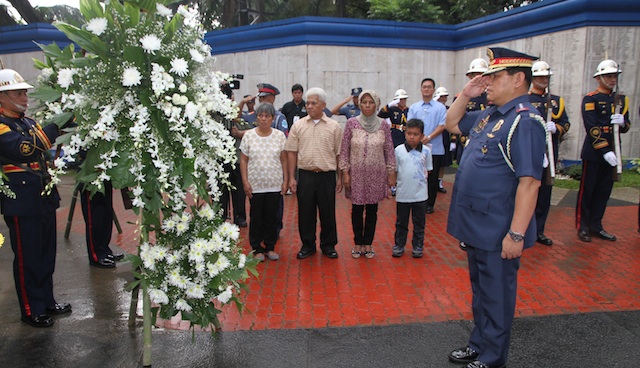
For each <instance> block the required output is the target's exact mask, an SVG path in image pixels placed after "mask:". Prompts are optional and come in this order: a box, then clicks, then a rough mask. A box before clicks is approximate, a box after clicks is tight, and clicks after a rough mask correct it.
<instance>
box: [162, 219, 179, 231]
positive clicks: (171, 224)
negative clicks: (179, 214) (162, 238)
mask: <svg viewBox="0 0 640 368" xmlns="http://www.w3.org/2000/svg"><path fill="white" fill-rule="evenodd" d="M176 225H177V224H176V222H175V220H174V219H172V218H168V219H165V220H164V221H163V222H162V230H164V231H172V230H174V229H175V228H176Z"/></svg>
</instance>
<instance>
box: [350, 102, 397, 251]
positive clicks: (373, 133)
mask: <svg viewBox="0 0 640 368" xmlns="http://www.w3.org/2000/svg"><path fill="white" fill-rule="evenodd" d="M358 101H359V103H360V110H361V111H362V113H361V114H360V115H359V116H357V117H353V118H351V119H349V120H347V123H346V125H345V128H344V135H343V138H342V146H341V149H340V161H339V167H340V170H342V182H343V185H344V188H345V194H346V196H347V198H349V199H350V200H351V203H352V207H351V223H352V226H353V233H354V243H355V246H354V248H353V250H352V251H351V255H352V257H353V258H360V256H361V255H362V254H364V256H365V258H373V257H374V255H375V253H374V251H373V246H372V243H373V236H374V234H375V231H376V222H377V220H378V203H379V202H380V201H382V200H383V199H385V198H390V197H391V190H390V187H391V185H393V183H394V177H393V176H394V175H395V169H396V158H395V153H394V150H393V141H392V139H391V131H390V128H389V125H388V124H387V123H385V122H384V121H383V120H382V119H380V118H379V117H378V116H377V115H376V114H377V112H378V110H379V107H380V98H379V97H378V95H377V94H376V93H375V92H374V91H372V90H365V91H363V92H362V93H360V96H359V98H358Z"/></svg>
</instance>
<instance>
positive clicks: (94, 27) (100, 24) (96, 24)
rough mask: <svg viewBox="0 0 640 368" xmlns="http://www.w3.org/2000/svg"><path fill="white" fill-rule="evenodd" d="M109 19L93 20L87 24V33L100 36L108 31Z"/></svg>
mask: <svg viewBox="0 0 640 368" xmlns="http://www.w3.org/2000/svg"><path fill="white" fill-rule="evenodd" d="M107 25H108V22H107V18H93V19H91V20H90V21H89V23H87V27H86V28H87V31H89V32H91V33H93V34H94V35H96V36H100V35H101V34H103V33H104V31H106V30H107Z"/></svg>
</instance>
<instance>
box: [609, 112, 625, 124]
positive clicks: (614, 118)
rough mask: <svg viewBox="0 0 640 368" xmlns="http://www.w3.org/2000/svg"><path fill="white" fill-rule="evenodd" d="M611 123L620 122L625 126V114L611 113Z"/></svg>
mask: <svg viewBox="0 0 640 368" xmlns="http://www.w3.org/2000/svg"><path fill="white" fill-rule="evenodd" d="M611 124H618V125H620V126H624V116H623V115H622V114H613V115H611Z"/></svg>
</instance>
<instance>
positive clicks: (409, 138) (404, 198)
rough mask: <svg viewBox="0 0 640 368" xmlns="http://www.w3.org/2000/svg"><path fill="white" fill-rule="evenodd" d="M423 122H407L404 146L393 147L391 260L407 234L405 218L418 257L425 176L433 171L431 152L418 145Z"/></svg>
mask: <svg viewBox="0 0 640 368" xmlns="http://www.w3.org/2000/svg"><path fill="white" fill-rule="evenodd" d="M423 131H424V122H423V121H422V120H420V119H410V120H409V121H408V122H407V130H406V132H405V138H406V142H405V143H404V144H401V145H399V146H398V147H396V167H397V171H398V174H397V183H396V206H397V207H396V214H397V215H396V216H397V217H396V235H395V243H396V244H395V245H394V246H393V253H392V255H393V256H394V257H401V256H402V254H404V245H405V243H406V242H407V233H408V231H409V214H410V213H411V221H412V222H413V239H412V241H411V244H412V246H413V252H412V256H413V257H414V258H420V257H422V248H423V245H424V224H425V214H426V210H427V197H428V192H427V175H428V174H427V172H428V171H429V170H433V160H432V157H431V149H429V148H428V147H426V146H423V145H422V138H423V137H424V134H423Z"/></svg>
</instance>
